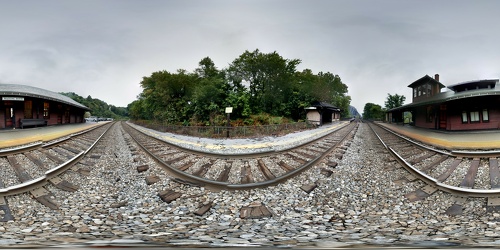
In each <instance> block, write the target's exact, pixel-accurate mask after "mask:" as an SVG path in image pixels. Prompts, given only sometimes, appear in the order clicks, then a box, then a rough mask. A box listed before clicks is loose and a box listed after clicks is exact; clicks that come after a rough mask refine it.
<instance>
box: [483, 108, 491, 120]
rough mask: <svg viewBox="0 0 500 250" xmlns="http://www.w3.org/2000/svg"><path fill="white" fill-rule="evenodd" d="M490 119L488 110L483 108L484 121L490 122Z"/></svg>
mask: <svg viewBox="0 0 500 250" xmlns="http://www.w3.org/2000/svg"><path fill="white" fill-rule="evenodd" d="M489 121H490V117H489V116H488V110H487V109H483V122H489Z"/></svg>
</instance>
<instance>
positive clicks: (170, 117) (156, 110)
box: [139, 70, 197, 124]
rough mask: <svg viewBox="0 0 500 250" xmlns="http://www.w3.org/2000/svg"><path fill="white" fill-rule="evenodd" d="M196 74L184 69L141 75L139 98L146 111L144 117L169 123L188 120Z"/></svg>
mask: <svg viewBox="0 0 500 250" xmlns="http://www.w3.org/2000/svg"><path fill="white" fill-rule="evenodd" d="M196 82H197V76H196V75H195V74H192V73H188V72H186V71H185V70H178V71H177V73H170V72H167V71H158V72H154V73H153V74H151V76H149V77H143V80H142V82H141V86H142V88H143V91H142V93H141V94H140V95H139V99H140V100H142V103H141V106H142V108H143V109H144V110H145V111H146V112H147V114H145V115H143V116H144V117H145V118H146V119H152V120H158V121H166V122H168V123H171V124H175V123H183V122H185V121H188V120H189V119H190V118H191V116H192V112H193V109H192V108H191V107H190V106H189V103H190V102H191V98H192V96H193V94H194V90H195V86H196Z"/></svg>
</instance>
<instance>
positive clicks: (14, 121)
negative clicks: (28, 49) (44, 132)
mask: <svg viewBox="0 0 500 250" xmlns="http://www.w3.org/2000/svg"><path fill="white" fill-rule="evenodd" d="M0 98H1V100H0V129H12V128H25V127H34V126H46V125H56V124H67V123H83V122H85V119H84V114H85V112H86V111H89V110H90V109H89V108H87V107H86V106H84V105H82V104H80V103H78V102H76V101H74V100H73V99H71V98H69V97H67V96H64V95H61V94H58V93H55V92H52V91H49V90H45V89H41V88H36V87H31V86H26V85H19V84H0Z"/></svg>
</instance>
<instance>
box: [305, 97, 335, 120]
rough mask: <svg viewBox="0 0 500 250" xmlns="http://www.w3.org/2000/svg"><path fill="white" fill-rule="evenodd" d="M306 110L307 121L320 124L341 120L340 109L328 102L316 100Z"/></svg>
mask: <svg viewBox="0 0 500 250" xmlns="http://www.w3.org/2000/svg"><path fill="white" fill-rule="evenodd" d="M306 111H307V114H306V116H307V121H309V122H310V123H312V124H316V125H318V126H321V125H323V124H325V123H332V122H334V121H338V120H340V109H339V108H337V107H335V106H333V105H331V104H329V103H326V102H318V101H315V102H313V103H312V104H311V106H310V107H307V108H306Z"/></svg>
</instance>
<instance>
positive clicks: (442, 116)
mask: <svg viewBox="0 0 500 250" xmlns="http://www.w3.org/2000/svg"><path fill="white" fill-rule="evenodd" d="M439 129H446V105H441V106H440V107H439Z"/></svg>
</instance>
